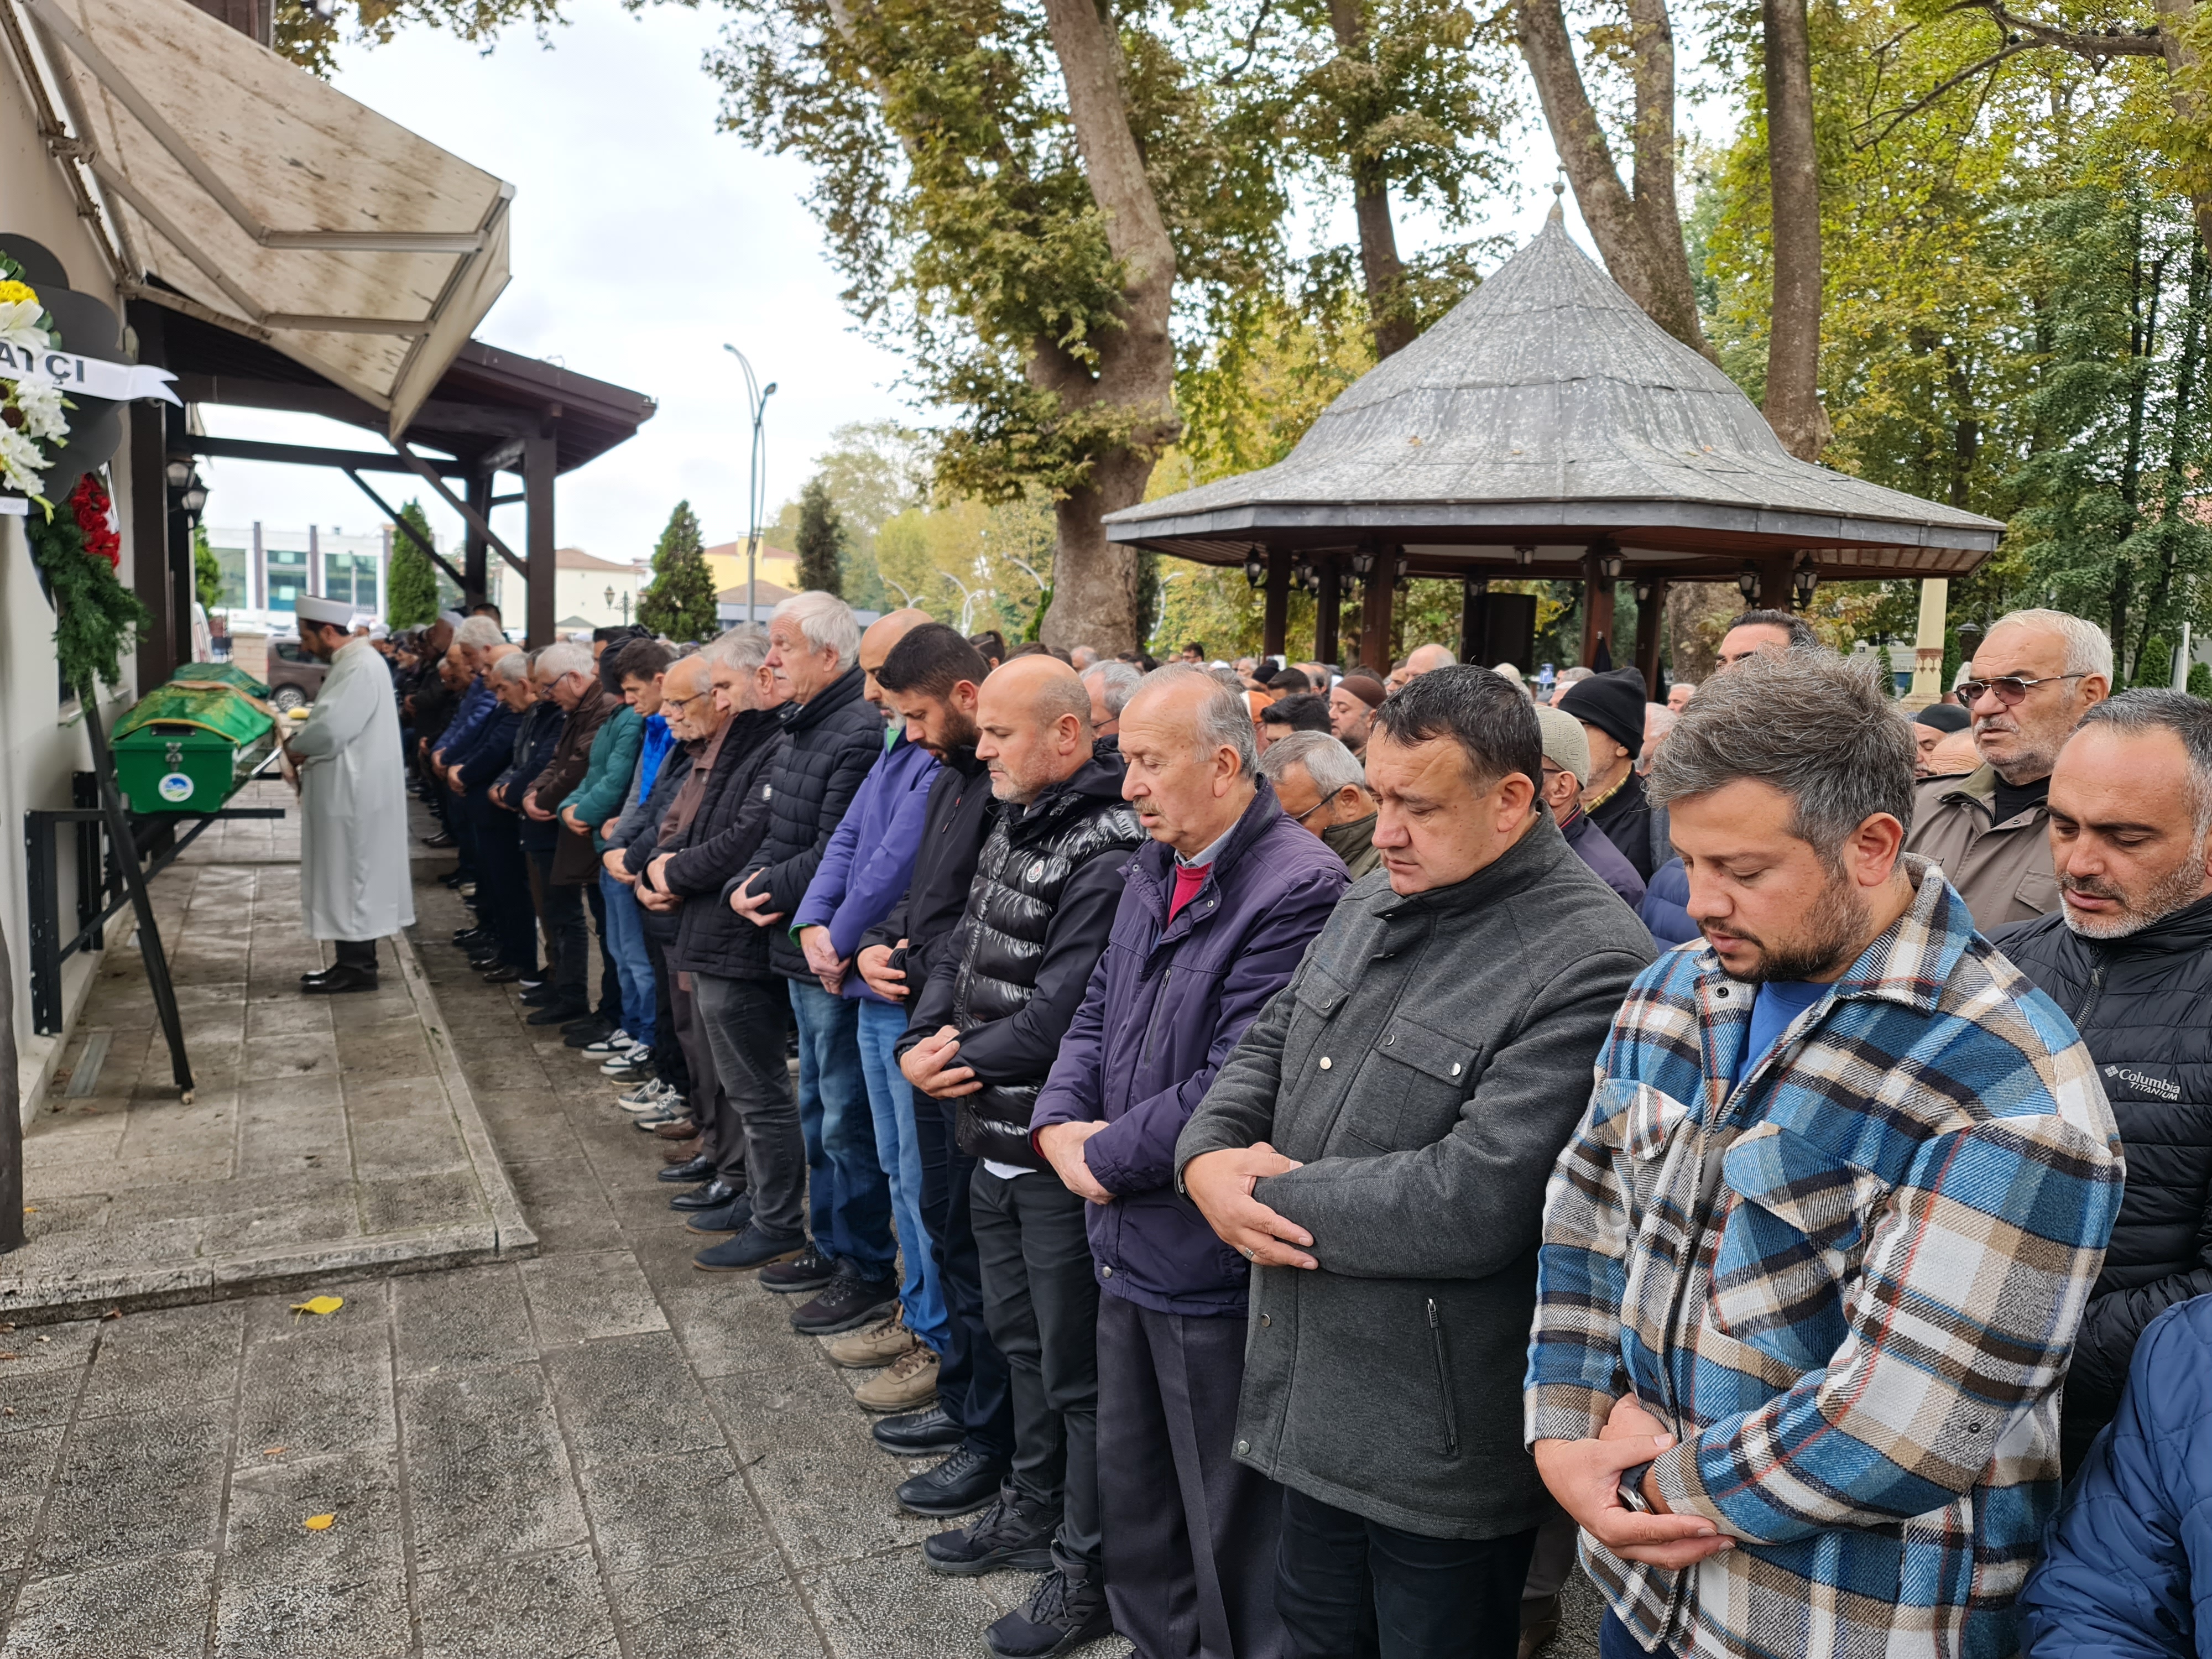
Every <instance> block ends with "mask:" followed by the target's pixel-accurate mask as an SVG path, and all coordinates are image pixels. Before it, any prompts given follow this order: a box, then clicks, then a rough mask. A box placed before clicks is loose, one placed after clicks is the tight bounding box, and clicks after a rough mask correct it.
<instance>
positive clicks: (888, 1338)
mask: <svg viewBox="0 0 2212 1659" xmlns="http://www.w3.org/2000/svg"><path fill="white" fill-rule="evenodd" d="M914 1346H915V1335H914V1333H913V1332H912V1331H910V1330H908V1329H907V1328H906V1310H905V1309H903V1308H898V1309H894V1310H892V1313H891V1316H890V1318H889V1319H879V1320H878V1321H877V1322H875V1323H874V1324H872V1325H865V1326H863V1327H861V1328H860V1329H859V1330H857V1331H854V1333H853V1334H851V1335H850V1336H841V1337H839V1338H838V1339H837V1340H836V1341H835V1342H832V1343H831V1344H830V1345H829V1346H828V1347H826V1348H824V1349H823V1351H822V1352H824V1353H826V1354H828V1355H829V1360H830V1363H831V1364H836V1365H849V1366H851V1367H852V1368H853V1369H854V1370H874V1369H875V1368H876V1367H877V1366H878V1365H888V1364H890V1363H891V1361H893V1360H894V1359H896V1358H898V1357H899V1356H900V1355H901V1354H902V1353H905V1352H908V1350H909V1349H911V1348H912V1347H914Z"/></svg>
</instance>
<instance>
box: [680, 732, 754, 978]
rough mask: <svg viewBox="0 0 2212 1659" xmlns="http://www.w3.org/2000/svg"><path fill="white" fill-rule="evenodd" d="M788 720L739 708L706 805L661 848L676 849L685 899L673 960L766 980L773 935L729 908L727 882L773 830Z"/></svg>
mask: <svg viewBox="0 0 2212 1659" xmlns="http://www.w3.org/2000/svg"><path fill="white" fill-rule="evenodd" d="M783 744H784V736H783V722H782V721H781V720H780V719H778V718H777V713H776V711H775V709H773V708H755V709H748V710H746V711H745V712H744V713H743V714H732V716H731V717H730V723H729V725H728V726H726V727H725V728H724V730H723V732H722V746H721V748H720V750H716V752H715V755H714V770H713V771H712V772H710V773H708V775H707V787H706V792H705V793H703V794H702V796H701V797H700V799H699V810H698V811H696V812H695V813H693V814H692V816H691V822H690V823H688V824H687V825H685V826H684V833H683V834H682V835H680V836H674V837H672V838H671V839H670V840H668V841H666V842H662V843H661V844H660V845H659V847H658V848H656V849H655V852H656V855H658V854H660V853H673V854H675V855H676V856H675V857H673V858H671V860H669V861H668V867H667V868H666V869H665V871H663V872H662V874H663V875H664V876H665V878H666V880H667V884H668V890H669V891H670V892H671V893H675V894H677V895H678V896H681V897H682V899H683V900H684V908H682V909H680V910H678V912H677V913H676V915H677V928H676V943H675V945H673V946H671V948H670V950H669V952H668V965H669V966H670V967H671V968H676V969H682V970H684V971H685V972H689V973H695V974H713V975H716V976H717V977H718V978H721V979H767V978H769V977H771V975H772V970H771V969H770V968H769V963H768V950H769V929H767V928H765V927H754V926H753V925H752V923H750V921H746V920H745V919H744V917H743V916H741V915H738V913H737V912H736V911H734V910H732V909H731V908H730V906H729V902H728V901H727V900H726V899H725V898H723V896H722V888H723V886H724V884H726V883H727V882H728V880H729V878H730V876H731V873H732V872H733V871H738V870H742V869H743V868H744V866H746V865H747V864H748V863H750V861H751V859H752V856H753V854H755V853H757V852H758V851H759V850H760V844H761V840H762V837H763V836H766V835H767V834H768V821H769V793H768V788H769V784H768V781H769V775H770V774H771V773H772V772H773V771H774V770H775V763H776V762H777V761H778V760H779V759H780V758H781V757H782V754H783Z"/></svg>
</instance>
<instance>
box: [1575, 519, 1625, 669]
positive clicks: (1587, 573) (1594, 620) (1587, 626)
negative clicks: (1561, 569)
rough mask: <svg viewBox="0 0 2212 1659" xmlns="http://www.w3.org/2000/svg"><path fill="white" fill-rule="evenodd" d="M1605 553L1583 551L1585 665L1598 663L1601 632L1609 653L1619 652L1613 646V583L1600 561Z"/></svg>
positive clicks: (1617, 664)
mask: <svg viewBox="0 0 2212 1659" xmlns="http://www.w3.org/2000/svg"><path fill="white" fill-rule="evenodd" d="M1604 557H1605V553H1604V551H1603V550H1601V549H1598V548H1592V549H1591V550H1589V552H1587V553H1585V554H1583V653H1582V664H1583V667H1585V668H1588V667H1591V666H1594V662H1593V659H1595V657H1596V655H1597V641H1598V636H1599V635H1604V636H1605V641H1606V649H1607V652H1608V653H1609V654H1611V655H1613V657H1615V658H1618V657H1619V656H1620V652H1619V651H1618V650H1617V649H1615V648H1614V647H1615V644H1616V641H1614V639H1613V583H1612V582H1611V581H1610V580H1607V577H1606V574H1605V571H1604V569H1603V568H1602V566H1601V560H1602V559H1603V558H1604ZM1614 666H1615V667H1616V668H1617V667H1619V666H1620V664H1619V662H1618V661H1616V662H1615V663H1614Z"/></svg>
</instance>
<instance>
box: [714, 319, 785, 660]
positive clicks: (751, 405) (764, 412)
mask: <svg viewBox="0 0 2212 1659" xmlns="http://www.w3.org/2000/svg"><path fill="white" fill-rule="evenodd" d="M722 349H723V350H725V351H726V352H728V353H729V354H730V356H732V357H735V358H736V359H737V360H738V368H742V369H744V372H745V408H746V410H747V412H748V413H750V415H751V416H752V417H753V454H752V470H751V473H750V478H749V480H748V482H747V483H746V486H745V626H746V627H748V628H750V627H752V626H753V625H754V623H755V622H756V620H757V618H756V617H755V616H754V614H753V613H754V603H753V601H754V598H755V596H756V595H757V594H758V593H759V592H760V580H759V576H758V574H757V562H758V560H759V556H760V521H761V512H762V509H763V507H764V506H765V503H764V502H763V501H762V500H761V460H762V458H763V456H764V455H766V453H768V449H767V447H768V440H767V437H766V435H764V434H763V430H762V426H761V423H762V422H763V421H764V420H766V419H767V418H768V400H769V398H773V397H774V396H775V381H774V380H770V381H769V383H768V384H767V385H766V386H762V385H761V383H760V378H759V377H758V376H757V375H756V374H754V373H753V366H752V365H751V364H750V362H746V361H745V354H744V352H742V351H740V350H738V349H737V347H735V346H733V345H731V344H730V343H728V342H726V341H725V342H724V343H723V345H722Z"/></svg>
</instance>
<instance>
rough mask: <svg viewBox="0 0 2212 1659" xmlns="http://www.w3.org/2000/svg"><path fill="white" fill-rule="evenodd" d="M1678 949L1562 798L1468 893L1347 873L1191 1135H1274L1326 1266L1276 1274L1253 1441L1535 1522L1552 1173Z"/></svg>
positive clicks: (1490, 1514) (1246, 1401) (1449, 1509)
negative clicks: (1581, 840)
mask: <svg viewBox="0 0 2212 1659" xmlns="http://www.w3.org/2000/svg"><path fill="white" fill-rule="evenodd" d="M1651 957H1652V951H1651V940H1650V936H1649V935H1648V934H1647V933H1645V932H1644V927H1643V925H1642V924H1641V923H1640V922H1638V921H1637V919H1636V915H1635V913H1634V912H1632V911H1631V910H1630V909H1629V908H1627V907H1626V906H1625V905H1624V904H1622V903H1621V902H1620V899H1619V898H1618V897H1617V896H1615V895H1614V894H1613V890H1612V889H1611V888H1609V887H1607V885H1606V884H1605V883H1604V882H1602V881H1601V880H1600V879H1599V878H1597V877H1596V876H1595V875H1593V874H1591V873H1590V870H1589V866H1587V865H1585V864H1584V863H1583V861H1582V860H1580V859H1578V858H1577V857H1576V856H1575V854H1574V852H1573V850H1572V849H1571V848H1569V847H1568V845H1567V844H1566V842H1565V839H1564V838H1563V837H1562V836H1560V834H1559V830H1558V829H1556V828H1555V827H1554V826H1553V823H1552V820H1551V817H1550V816H1549V815H1548V814H1545V813H1538V814H1537V815H1536V816H1535V818H1534V823H1533V826H1532V828H1531V829H1530V830H1529V831H1528V834H1527V835H1526V836H1523V837H1522V839H1521V841H1519V842H1517V843H1516V844H1515V845H1514V847H1513V848H1511V849H1510V851H1508V852H1507V853H1506V854H1504V857H1502V858H1500V859H1498V860H1497V861H1496V862H1495V863H1492V864H1491V865H1489V866H1486V867H1485V868H1483V869H1481V870H1478V871H1477V872H1475V873H1474V875H1473V876H1471V877H1469V878H1468V879H1467V880H1465V881H1463V882H1461V883H1459V884H1456V885H1455V886H1452V887H1447V888H1443V889H1440V890H1436V891H1433V892H1427V893H1417V894H1413V895H1411V896H1407V897H1403V898H1401V897H1400V896H1398V895H1396V894H1395V893H1394V892H1392V891H1391V890H1390V885H1389V875H1388V873H1387V872H1385V871H1382V870H1377V871H1376V872H1374V873H1373V874H1372V875H1369V876H1365V877H1363V878H1361V879H1360V880H1359V881H1358V883H1356V884H1354V885H1353V886H1352V890H1350V891H1349V892H1347V893H1346V895H1345V896H1344V899H1343V902H1341V903H1340V904H1339V905H1338V906H1337V908H1336V910H1335V912H1334V915H1331V917H1330V918H1329V921H1328V926H1327V927H1324V928H1323V929H1322V933H1321V935H1320V937H1319V938H1318V939H1316V940H1315V941H1314V944H1313V946H1312V948H1311V949H1310V950H1309V951H1307V953H1306V957H1305V960H1304V963H1301V964H1300V966H1299V968H1298V971H1297V975H1296V976H1295V977H1294V978H1293V979H1292V980H1291V982H1290V984H1289V985H1288V986H1286V987H1285V988H1284V989H1283V990H1282V991H1281V992H1279V994H1277V995H1276V996H1275V998H1274V999H1273V1001H1271V1002H1270V1003H1269V1004H1268V1005H1267V1007H1266V1008H1265V1009H1264V1010H1262V1011H1261V1014H1260V1017H1259V1018H1258V1019H1256V1020H1255V1021H1254V1022H1253V1024H1252V1026H1251V1029H1250V1030H1248V1031H1247V1032H1246V1033H1245V1036H1244V1040H1243V1042H1242V1043H1240V1044H1239V1045H1238V1046H1237V1049H1236V1051H1235V1052H1234V1053H1233V1054H1231V1055H1230V1057H1229V1060H1228V1062H1227V1063H1226V1064H1225V1066H1223V1067H1222V1068H1221V1072H1220V1074H1219V1075H1218V1077H1217V1078H1216V1079H1214V1083H1213V1087H1212V1089H1211V1090H1209V1091H1207V1093H1206V1098H1205V1100H1204V1101H1203V1102H1201V1103H1200V1105H1199V1108H1198V1109H1197V1111H1196V1112H1194V1114H1193V1115H1192V1116H1191V1120H1190V1121H1189V1123H1188V1124H1187V1125H1186V1126H1185V1127H1184V1129H1183V1132H1182V1137H1181V1138H1180V1139H1178V1140H1177V1142H1176V1182H1177V1184H1178V1185H1179V1186H1180V1185H1181V1183H1182V1171H1183V1168H1184V1166H1185V1165H1187V1164H1188V1163H1189V1162H1190V1160H1191V1159H1192V1158H1196V1157H1198V1156H1199V1155H1200V1153H1203V1152H1216V1151H1218V1150H1220V1149H1222V1148H1224V1147H1231V1146H1251V1145H1253V1144H1254V1143H1255V1142H1257V1141H1262V1140H1264V1141H1267V1143H1269V1144H1270V1145H1271V1146H1273V1147H1274V1148H1275V1149H1276V1150H1277V1151H1278V1152H1281V1153H1282V1154H1283V1155H1284V1156H1285V1157H1287V1158H1296V1159H1297V1160H1299V1162H1300V1163H1302V1164H1304V1168H1302V1169H1298V1170H1291V1171H1290V1172H1289V1173H1287V1174H1285V1175H1279V1176H1272V1177H1270V1178H1268V1179H1267V1180H1264V1181H1261V1182H1260V1183H1259V1184H1258V1185H1257V1186H1256V1187H1255V1188H1254V1193H1253V1195H1254V1196H1255V1198H1257V1199H1258V1200H1260V1201H1261V1203H1263V1204H1265V1205H1267V1206H1269V1207H1270V1208H1272V1209H1273V1210H1275V1211H1276V1212H1279V1213H1280V1214H1282V1215H1284V1216H1285V1217H1288V1218H1290V1219H1291V1220H1293V1221H1295V1222H1297V1223H1298V1224H1299V1225H1301V1226H1303V1227H1304V1228H1305V1229H1306V1230H1307V1231H1310V1233H1311V1234H1312V1235H1313V1240H1314V1243H1313V1249H1312V1251H1311V1252H1310V1254H1311V1255H1313V1256H1314V1258H1315V1259H1316V1261H1318V1262H1319V1263H1320V1264H1321V1265H1320V1267H1319V1268H1318V1269H1316V1270H1310V1271H1309V1270H1306V1269H1302V1268H1297V1267H1255V1268H1254V1269H1253V1270H1252V1291H1251V1313H1250V1320H1251V1325H1250V1330H1249V1335H1248V1337H1247V1339H1246V1343H1245V1359H1244V1386H1243V1395H1242V1398H1241V1399H1240V1401H1239V1403H1238V1407H1237V1443H1236V1453H1237V1457H1238V1458H1239V1459H1240V1460H1242V1461H1243V1462H1247V1463H1249V1464H1250V1465H1252V1467H1253V1468H1256V1469H1258V1470H1259V1471H1261V1473H1262V1474H1266V1475H1267V1476H1268V1477H1269V1478H1270V1479H1271V1480H1279V1481H1280V1482H1282V1483H1283V1484H1284V1485H1285V1486H1294V1487H1296V1488H1297V1490H1298V1491H1300V1492H1304V1493H1305V1494H1306V1495H1307V1496H1309V1497H1310V1498H1318V1499H1319V1500H1321V1501H1322V1503H1325V1504H1334V1505H1336V1506H1337V1507H1338V1508H1340V1509H1345V1510H1351V1511H1352V1512H1353V1513H1354V1514H1357V1515H1361V1516H1366V1517H1368V1518H1369V1519H1370V1520H1374V1521H1379V1522H1383V1524H1384V1525H1386V1526H1392V1527H1398V1528H1403V1529H1404V1530H1406V1531H1408V1532H1413V1533H1419V1534H1425V1535H1426V1536H1429V1537H1432V1538H1498V1537H1504V1536H1506V1535H1508V1534H1512V1533H1516V1532H1520V1531H1522V1530H1524V1529H1525V1528H1529V1527H1533V1526H1534V1525H1535V1524H1536V1523H1537V1522H1538V1521H1539V1520H1541V1518H1542V1515H1543V1510H1544V1504H1545V1498H1544V1488H1543V1483H1542V1482H1541V1480H1538V1479H1537V1476H1536V1468H1535V1464H1534V1462H1532V1461H1531V1459H1530V1458H1529V1456H1528V1453H1527V1452H1526V1451H1524V1450H1523V1449H1522V1444H1521V1421H1520V1415H1519V1413H1520V1409H1521V1407H1520V1401H1521V1379H1522V1371H1523V1370H1524V1368H1525V1366H1526V1364H1527V1358H1528V1327H1529V1322H1530V1321H1531V1319H1532V1318H1533V1317H1534V1312H1535V1295H1536V1288H1535V1287H1536V1246H1537V1239H1538V1232H1539V1225H1540V1223H1541V1218H1542V1215H1543V1208H1544V1186H1545V1182H1547V1180H1548V1178H1549V1177H1550V1176H1551V1173H1552V1165H1553V1162H1554V1161H1555V1160H1556V1159H1557V1158H1558V1156H1559V1149H1560V1148H1561V1147H1562V1146H1565V1144H1566V1142H1567V1139H1568V1137H1569V1136H1570V1135H1571V1133H1573V1130H1574V1127H1575V1126H1576V1124H1577V1122H1578V1121H1580V1120H1581V1118H1582V1115H1583V1111H1584V1109H1586V1108H1587V1107H1588V1105H1589V1096H1590V1088H1591V1082H1592V1067H1593V1066H1594V1064H1595V1060H1596V1058H1597V1051H1598V1047H1599V1045H1600V1044H1601V1042H1604V1040H1605V1034H1606V1030H1607V1025H1608V1024H1610V1023H1611V1021H1612V1019H1613V1014H1614V1012H1616V1011H1617V1010H1618V1009H1619V1008H1620V1004H1621V1000H1622V998H1623V997H1624V996H1625V995H1626V993H1627V990H1628V987H1629V982H1630V981H1632V979H1634V978H1635V976H1636V975H1637V974H1638V972H1639V971H1640V970H1641V969H1643V968H1644V967H1645V966H1646V965H1647V964H1648V963H1650V961H1651Z"/></svg>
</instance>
